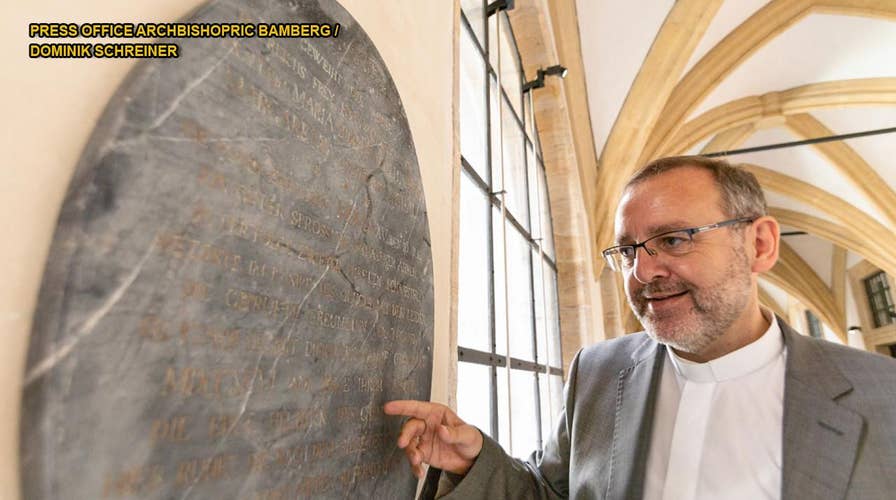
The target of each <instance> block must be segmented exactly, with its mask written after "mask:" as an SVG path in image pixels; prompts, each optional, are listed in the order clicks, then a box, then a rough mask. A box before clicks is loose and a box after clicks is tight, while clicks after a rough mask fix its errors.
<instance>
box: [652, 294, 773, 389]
mask: <svg viewBox="0 0 896 500" xmlns="http://www.w3.org/2000/svg"><path fill="white" fill-rule="evenodd" d="M762 312H763V316H765V318H766V319H768V318H769V317H771V323H770V324H769V327H768V330H766V331H765V333H763V334H762V336H761V337H759V338H758V339H756V340H754V341H753V342H752V343H750V344H747V345H745V346H743V347H741V348H740V349H738V350H736V351H734V352H730V353H728V354H726V355H724V356H722V357H721V358H717V359H714V360H712V361H707V362H706V363H695V362H693V361H688V360H686V359H684V358H682V357H680V356H678V355H677V354H675V352H673V351H672V349H666V351H667V352H668V353H669V359H670V360H672V366H673V367H674V368H675V374H676V375H677V377H676V378H678V379H679V382H684V381H685V380H686V381H690V382H697V383H707V382H723V381H725V380H731V379H734V378H738V377H742V376H744V375H747V374H750V373H753V372H755V371H756V370H759V369H760V368H762V367H764V366H765V365H767V364H769V363H770V362H772V361H773V360H774V359H775V358H776V357H778V356H779V355H780V354H781V353H782V351H783V350H784V337H783V336H782V334H781V328H780V327H779V326H778V320H777V319H776V318H775V315H774V314H771V313H768V312H766V311H764V310H763V311H762ZM682 379H684V380H682Z"/></svg>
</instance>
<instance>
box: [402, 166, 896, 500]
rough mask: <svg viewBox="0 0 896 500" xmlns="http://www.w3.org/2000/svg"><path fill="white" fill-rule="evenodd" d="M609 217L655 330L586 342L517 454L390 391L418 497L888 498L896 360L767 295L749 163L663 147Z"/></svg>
mask: <svg viewBox="0 0 896 500" xmlns="http://www.w3.org/2000/svg"><path fill="white" fill-rule="evenodd" d="M615 230H616V243H617V244H616V245H615V246H613V247H611V248H608V249H606V250H604V252H603V254H604V257H605V258H606V259H607V262H608V264H609V266H610V267H611V268H612V269H614V270H616V271H619V272H622V273H623V275H624V278H625V290H626V295H627V297H628V300H629V303H630V305H631V307H632V310H633V311H634V313H635V315H636V316H637V317H638V319H639V320H640V321H641V324H642V325H643V326H644V328H645V333H639V334H633V335H627V336H625V337H622V338H618V339H614V340H611V341H608V342H603V343H600V344H598V345H595V346H592V347H589V348H586V349H583V350H582V351H580V352H579V353H578V355H577V356H576V358H575V359H574V360H573V362H572V364H571V366H570V371H569V379H568V382H567V386H566V389H565V407H564V410H563V413H562V414H561V415H560V418H559V420H558V425H557V428H556V429H555V431H554V433H553V434H552V436H551V437H550V438H549V439H548V440H547V442H546V444H545V447H544V451H543V452H541V453H538V454H533V455H532V456H531V457H530V458H529V460H528V461H527V462H522V461H518V460H514V459H512V458H510V457H508V456H507V455H506V454H505V453H504V452H503V451H502V450H501V448H500V447H499V446H498V445H497V444H496V443H495V442H494V441H492V440H491V439H489V438H488V437H484V436H483V435H482V433H481V432H479V431H478V430H477V429H475V428H474V427H471V426H469V425H467V424H466V423H464V422H463V421H462V420H460V419H459V418H458V417H457V416H456V415H455V414H454V413H453V412H451V410H450V409H448V408H447V407H445V406H442V405H438V404H433V403H424V402H416V401H393V402H390V403H387V404H386V406H385V411H386V413H389V414H393V415H397V414H400V415H406V416H409V417H411V418H410V419H409V420H408V421H407V422H406V423H405V425H404V427H403V428H402V431H401V434H400V436H399V438H398V446H399V447H401V448H404V450H405V453H406V455H407V458H408V460H409V462H410V463H411V466H412V468H413V469H414V472H415V473H416V474H417V475H418V477H420V476H422V472H423V469H422V466H423V464H430V466H431V467H430V477H429V479H430V480H429V481H428V482H427V485H426V487H425V488H424V496H432V495H434V494H437V495H439V496H442V495H446V496H445V498H463V499H465V500H466V499H470V498H489V499H491V498H514V499H516V498H566V497H570V498H607V499H620V498H632V499H637V498H649V499H657V500H673V499H674V500H685V499H716V498H731V499H763V498H768V499H794V498H796V499H802V498H806V499H813V500H814V499H835V498H836V499H842V498H855V499H859V498H861V499H870V498H881V499H883V498H894V497H896V362H894V361H893V360H892V359H888V358H885V357H883V356H877V355H873V354H868V353H864V352H861V351H858V350H854V349H851V348H847V347H842V346H837V345H835V344H831V343H828V342H825V341H820V340H816V339H811V338H808V337H805V336H801V335H799V334H797V333H796V332H794V331H793V330H791V329H790V327H788V326H787V325H786V324H785V323H784V322H783V321H782V320H781V319H780V318H776V317H775V316H774V315H772V314H771V313H770V312H768V311H766V310H763V309H762V308H761V307H760V305H759V300H758V288H757V276H758V274H759V273H761V272H764V271H767V270H769V269H771V267H772V266H773V265H774V264H775V262H776V260H777V258H778V246H779V241H780V232H779V228H778V224H777V222H776V221H775V220H774V219H773V218H771V217H769V216H767V215H766V206H765V200H764V197H763V195H762V191H761V189H760V187H759V184H758V183H757V181H756V179H755V177H753V176H752V175H751V174H749V173H748V172H746V171H744V170H742V169H738V168H734V167H731V166H730V165H728V164H727V163H725V162H723V161H718V160H711V159H707V158H702V157H676V158H666V159H661V160H658V161H655V162H653V163H651V164H650V165H647V166H646V167H645V168H643V169H642V170H641V171H639V172H638V173H637V174H635V176H634V177H633V178H632V179H631V180H630V181H629V183H628V184H627V186H626V188H625V190H624V193H623V197H622V200H621V202H620V205H619V208H618V210H617V213H616V219H615ZM438 469H441V471H440V470H438ZM436 488H438V492H437V493H436V491H435V490H436Z"/></svg>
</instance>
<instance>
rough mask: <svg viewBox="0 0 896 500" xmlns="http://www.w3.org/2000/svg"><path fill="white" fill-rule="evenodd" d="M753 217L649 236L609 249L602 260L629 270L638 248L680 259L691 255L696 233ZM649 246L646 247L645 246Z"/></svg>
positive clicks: (605, 251)
mask: <svg viewBox="0 0 896 500" xmlns="http://www.w3.org/2000/svg"><path fill="white" fill-rule="evenodd" d="M754 220H756V219H755V218H753V217H741V218H739V219H729V220H726V221H722V222H716V223H715V224H707V225H705V226H699V227H692V228H688V229H676V230H675V231H667V232H665V233H661V234H658V235H656V236H651V237H650V238H647V239H646V240H644V241H642V242H641V243H635V244H634V245H618V246H615V247H610V248H608V249H606V250H604V251H603V252H601V253H602V254H603V256H604V259H605V260H606V261H607V264H608V265H609V266H610V269H612V270H614V271H617V272H618V271H622V270H624V269H629V268H631V267H632V266H634V265H635V257H636V255H637V253H638V248H643V249H644V251H645V252H647V254H648V255H651V256H656V255H657V254H658V253H660V252H662V253H664V254H666V255H671V256H673V257H681V256H682V255H686V254H688V253H691V252H692V251H693V250H694V245H695V243H694V235H695V234H697V233H705V232H707V231H712V230H713V229H719V228H721V227H725V226H731V225H734V224H740V223H742V222H753V221H754ZM648 244H650V246H649V247H648V246H647V245H648Z"/></svg>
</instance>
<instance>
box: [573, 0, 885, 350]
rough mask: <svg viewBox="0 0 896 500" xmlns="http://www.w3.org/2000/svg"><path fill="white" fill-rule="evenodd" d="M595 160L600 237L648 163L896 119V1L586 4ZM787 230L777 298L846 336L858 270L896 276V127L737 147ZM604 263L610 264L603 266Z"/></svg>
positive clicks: (765, 287)
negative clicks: (624, 191) (864, 267)
mask: <svg viewBox="0 0 896 500" xmlns="http://www.w3.org/2000/svg"><path fill="white" fill-rule="evenodd" d="M575 5H576V10H577V21H578V31H579V37H580V42H581V55H582V71H583V73H584V75H583V76H584V82H585V88H586V89H587V98H588V101H587V102H588V111H589V113H588V117H589V118H590V130H591V132H592V135H593V141H594V151H595V152H596V157H597V158H598V160H597V169H596V170H597V182H596V186H595V187H594V196H593V197H592V199H591V200H590V202H591V204H592V205H591V210H592V214H591V215H592V218H591V220H592V221H593V222H592V224H593V226H594V227H592V230H593V231H594V232H596V235H597V243H598V247H600V248H602V247H605V246H607V244H608V243H609V242H610V240H611V239H612V222H611V221H612V214H613V210H614V208H615V206H616V202H617V200H618V196H619V191H620V188H621V186H622V184H623V183H624V181H625V179H626V178H627V177H628V176H629V175H630V174H631V173H632V172H634V170H636V169H637V168H638V167H639V166H640V165H643V164H644V163H646V162H647V161H649V160H651V159H654V158H657V157H661V156H668V155H673V154H697V153H700V152H716V151H728V150H732V149H737V148H744V147H752V146H760V145H767V144H775V143H781V142H788V141H796V140H801V139H807V138H816V137H825V136H830V135H837V134H847V133H854V132H863V131H868V130H874V129H882V128H890V127H896V55H894V54H896V52H894V47H896V0H771V1H766V0H678V1H673V0H627V1H625V2H619V1H609V0H601V1H595V0H575ZM728 159H729V160H730V161H732V162H736V163H744V164H747V165H748V168H749V169H751V170H752V171H753V172H754V173H755V174H756V175H757V177H758V178H759V180H760V183H761V184H762V186H763V188H764V189H765V192H766V196H767V198H768V201H769V206H770V207H771V213H772V214H773V215H775V216H776V217H777V218H778V220H779V221H780V222H781V223H782V226H783V230H784V231H801V232H806V233H808V234H806V235H794V236H787V237H785V238H784V242H785V245H784V250H783V251H782V257H781V262H780V263H779V265H777V266H776V267H775V269H773V271H772V272H771V273H769V274H768V275H767V276H766V277H765V278H763V279H762V281H761V283H760V285H761V294H762V296H763V300H764V302H766V303H767V304H768V305H770V306H772V307H776V308H778V309H780V310H782V311H783V310H786V308H787V304H788V302H790V299H791V298H792V299H796V301H799V302H800V303H802V304H803V305H805V306H806V307H808V308H809V309H810V310H812V311H814V312H815V313H816V315H818V316H819V317H820V318H821V319H822V320H823V321H824V323H825V324H826V326H827V327H828V328H829V329H830V331H831V332H832V333H833V334H835V335H836V336H837V337H839V338H840V339H841V340H844V341H845V339H846V328H847V325H851V324H857V323H858V318H857V316H856V315H857V313H856V310H855V308H856V306H855V304H854V303H853V301H852V300H851V299H850V298H849V295H850V294H849V293H846V288H845V287H846V285H845V283H846V282H847V281H848V280H846V279H845V274H846V269H847V268H848V267H850V266H852V265H854V264H855V263H857V262H859V261H861V260H863V259H865V260H867V261H869V262H871V263H872V264H874V265H875V266H877V267H879V268H881V269H883V270H885V271H887V272H888V273H890V274H891V275H896V237H894V234H896V233H894V230H896V134H887V135H873V136H866V137H862V138H855V139H849V140H845V141H837V142H827V143H821V144H816V145H807V146H799V147H794V148H786V149H777V150H771V151H764V152H756V153H747V154H738V155H732V156H729V157H728ZM596 265H598V266H600V263H599V262H597V263H596Z"/></svg>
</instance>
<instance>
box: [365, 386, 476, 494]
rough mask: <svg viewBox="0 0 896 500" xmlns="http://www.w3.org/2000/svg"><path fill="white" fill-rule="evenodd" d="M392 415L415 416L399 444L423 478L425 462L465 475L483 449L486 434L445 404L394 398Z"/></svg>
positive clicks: (388, 408) (387, 408)
mask: <svg viewBox="0 0 896 500" xmlns="http://www.w3.org/2000/svg"><path fill="white" fill-rule="evenodd" d="M383 410H385V412H386V414H388V415H404V416H407V417H411V418H410V419H408V421H407V422H405V423H404V425H403V426H402V427H401V434H399V436H398V447H399V448H402V449H404V453H405V455H407V457H408V462H410V464H411V468H412V469H413V470H414V475H415V476H417V477H418V478H422V477H423V464H424V463H427V464H430V465H432V466H434V467H438V468H439V469H442V470H444V471H448V472H452V473H454V474H460V475H464V474H466V473H467V471H468V470H470V467H472V466H473V461H475V460H476V457H478V456H479V451H480V450H482V434H480V433H479V429H477V428H475V427H473V426H472V425H468V424H467V423H465V422H464V421H463V420H461V419H460V418H458V416H457V415H455V414H454V412H453V411H451V409H450V408H448V407H447V406H445V405H440V404H438V403H426V402H423V401H390V402H388V403H386V405H385V406H384V407H383Z"/></svg>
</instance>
